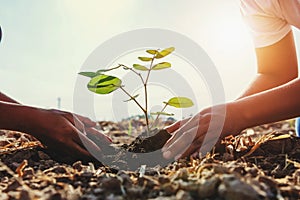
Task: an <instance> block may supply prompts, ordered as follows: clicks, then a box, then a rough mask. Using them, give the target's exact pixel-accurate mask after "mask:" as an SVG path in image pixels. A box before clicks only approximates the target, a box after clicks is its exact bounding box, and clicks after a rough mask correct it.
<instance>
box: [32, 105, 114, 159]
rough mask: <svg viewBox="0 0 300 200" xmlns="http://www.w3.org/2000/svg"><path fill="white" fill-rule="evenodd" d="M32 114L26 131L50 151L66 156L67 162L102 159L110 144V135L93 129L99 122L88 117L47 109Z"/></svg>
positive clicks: (35, 110)
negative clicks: (96, 141) (97, 139)
mask: <svg viewBox="0 0 300 200" xmlns="http://www.w3.org/2000/svg"><path fill="white" fill-rule="evenodd" d="M30 115H31V117H32V119H31V120H30V122H31V123H30V124H29V126H28V131H27V132H28V133H31V134H32V135H33V136H35V137H36V138H37V139H39V140H40V141H41V142H42V143H43V144H44V145H45V146H46V147H47V148H48V150H49V152H54V153H57V154H60V156H66V160H74V161H75V160H76V159H83V160H89V159H92V154H94V155H100V156H99V157H102V151H101V148H105V146H106V145H107V146H108V145H109V144H110V143H111V140H110V139H109V138H108V137H107V136H105V135H104V134H102V133H101V132H99V131H98V130H96V129H95V128H94V127H95V125H96V123H95V122H93V121H91V120H90V119H88V118H86V117H83V116H80V115H75V114H72V113H69V112H64V111H60V110H44V109H34V111H33V112H31V113H30ZM89 136H97V137H98V138H100V139H101V141H102V142H101V145H104V146H101V147H99V146H97V145H96V144H95V143H94V142H93V141H92V140H91V139H89ZM87 149H88V150H89V151H88V150H87ZM90 152H91V153H92V154H91V153H90ZM97 157H98V156H97Z"/></svg>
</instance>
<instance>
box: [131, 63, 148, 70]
mask: <svg viewBox="0 0 300 200" xmlns="http://www.w3.org/2000/svg"><path fill="white" fill-rule="evenodd" d="M133 68H134V69H137V70H141V71H148V70H149V69H148V68H147V67H145V66H143V65H140V64H133Z"/></svg>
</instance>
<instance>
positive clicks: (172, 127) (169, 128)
mask: <svg viewBox="0 0 300 200" xmlns="http://www.w3.org/2000/svg"><path fill="white" fill-rule="evenodd" d="M189 120H190V118H187V119H183V120H180V121H177V122H175V123H174V124H171V125H170V126H167V127H165V129H166V130H167V132H168V133H170V134H172V133H173V132H174V131H176V130H177V129H179V128H180V126H182V125H183V124H185V123H186V122H188V121H189Z"/></svg>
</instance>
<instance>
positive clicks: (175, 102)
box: [164, 97, 194, 108]
mask: <svg viewBox="0 0 300 200" xmlns="http://www.w3.org/2000/svg"><path fill="white" fill-rule="evenodd" d="M164 103H165V104H167V105H170V106H173V107H176V108H188V107H191V106H193V105H194V103H193V101H192V100H191V99H189V98H187V97H173V98H171V99H170V100H169V101H168V102H164Z"/></svg>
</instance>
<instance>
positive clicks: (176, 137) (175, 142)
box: [162, 103, 241, 160]
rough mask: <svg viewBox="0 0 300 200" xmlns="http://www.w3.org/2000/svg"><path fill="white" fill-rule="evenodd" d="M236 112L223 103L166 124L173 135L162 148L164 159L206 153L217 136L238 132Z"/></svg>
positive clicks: (217, 138)
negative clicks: (171, 123) (169, 124)
mask: <svg viewBox="0 0 300 200" xmlns="http://www.w3.org/2000/svg"><path fill="white" fill-rule="evenodd" d="M237 115H238V114H237V113H235V112H233V111H232V109H231V105H230V104H229V103H228V104H222V105H217V106H213V107H209V108H206V109H204V110H202V111H201V112H199V113H198V114H197V115H195V116H193V117H191V118H188V119H184V120H182V121H178V122H176V123H174V124H173V125H171V126H169V127H167V128H166V130H167V131H168V132H169V133H170V134H171V135H172V137H171V138H170V139H169V140H168V141H167V142H166V144H165V145H164V147H163V148H162V152H163V156H164V158H166V159H172V158H174V159H175V160H177V159H179V158H183V157H186V156H189V155H193V154H198V155H199V153H201V154H202V155H205V154H206V153H207V152H209V151H211V149H212V148H213V147H214V145H215V144H216V143H217V142H218V141H219V140H220V139H222V138H224V137H225V136H227V135H229V134H233V135H235V134H237V133H239V132H240V131H241V129H240V128H238V127H239V126H238V119H239V116H237Z"/></svg>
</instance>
